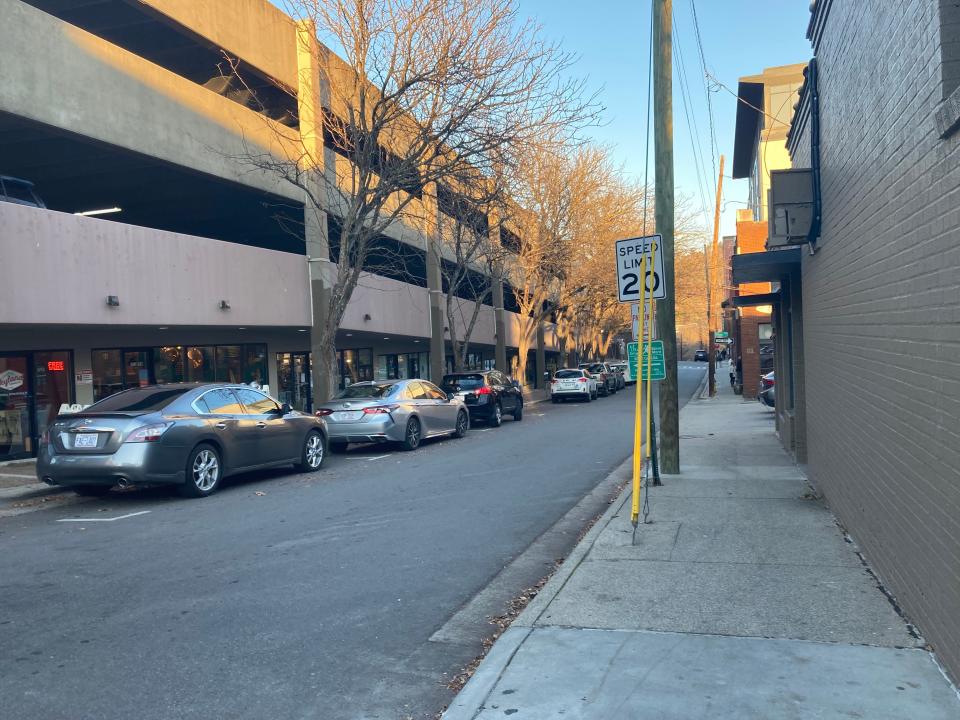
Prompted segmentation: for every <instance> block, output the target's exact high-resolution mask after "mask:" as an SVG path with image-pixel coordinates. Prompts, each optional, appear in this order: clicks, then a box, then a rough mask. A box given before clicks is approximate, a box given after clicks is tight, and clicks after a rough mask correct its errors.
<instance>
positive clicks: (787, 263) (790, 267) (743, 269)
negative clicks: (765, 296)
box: [731, 247, 802, 285]
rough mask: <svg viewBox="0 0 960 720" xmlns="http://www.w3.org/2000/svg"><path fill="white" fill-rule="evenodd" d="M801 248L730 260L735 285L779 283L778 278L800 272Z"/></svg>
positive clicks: (736, 257)
mask: <svg viewBox="0 0 960 720" xmlns="http://www.w3.org/2000/svg"><path fill="white" fill-rule="evenodd" d="M801 254H802V248H800V247H791V248H784V249H783V250H767V251H766V252H758V253H743V254H742V255H734V256H733V257H732V258H731V266H732V269H733V282H734V284H735V285H739V284H740V283H751V282H779V281H780V278H782V277H783V276H785V275H790V274H791V273H792V272H795V271H799V270H800V257H801Z"/></svg>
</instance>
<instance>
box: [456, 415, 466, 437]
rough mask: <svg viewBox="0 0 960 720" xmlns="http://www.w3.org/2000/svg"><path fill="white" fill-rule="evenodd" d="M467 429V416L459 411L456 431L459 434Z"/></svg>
mask: <svg viewBox="0 0 960 720" xmlns="http://www.w3.org/2000/svg"><path fill="white" fill-rule="evenodd" d="M466 431H467V416H466V415H464V414H463V413H460V414H459V415H458V416H457V432H458V433H460V434H461V435H462V434H463V433H465V432H466Z"/></svg>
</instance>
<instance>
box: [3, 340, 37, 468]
mask: <svg viewBox="0 0 960 720" xmlns="http://www.w3.org/2000/svg"><path fill="white" fill-rule="evenodd" d="M30 405H31V397H30V368H29V361H28V358H27V356H26V355H7V356H3V355H0V460H7V459H9V458H11V457H20V456H23V455H25V454H27V453H29V452H31V442H30Z"/></svg>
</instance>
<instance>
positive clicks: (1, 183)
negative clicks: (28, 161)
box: [0, 175, 46, 208]
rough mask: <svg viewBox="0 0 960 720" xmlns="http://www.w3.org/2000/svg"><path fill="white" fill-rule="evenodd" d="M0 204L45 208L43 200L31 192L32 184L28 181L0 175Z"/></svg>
mask: <svg viewBox="0 0 960 720" xmlns="http://www.w3.org/2000/svg"><path fill="white" fill-rule="evenodd" d="M0 202H10V203H16V204H17V205H29V206H31V207H38V208H45V207H46V205H44V203H43V200H41V199H40V197H39V196H38V195H37V193H35V192H34V190H33V183H32V182H30V181H29V180H21V179H20V178H15V177H10V176H9V175H0Z"/></svg>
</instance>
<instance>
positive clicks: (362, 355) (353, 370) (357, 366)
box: [337, 348, 379, 390]
mask: <svg viewBox="0 0 960 720" xmlns="http://www.w3.org/2000/svg"><path fill="white" fill-rule="evenodd" d="M337 364H338V365H339V366H340V389H341V390H342V389H343V388H345V387H347V386H348V385H352V384H353V383H357V382H363V381H365V380H373V350H372V349H371V348H360V349H359V350H338V351H337ZM378 377H379V375H378Z"/></svg>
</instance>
